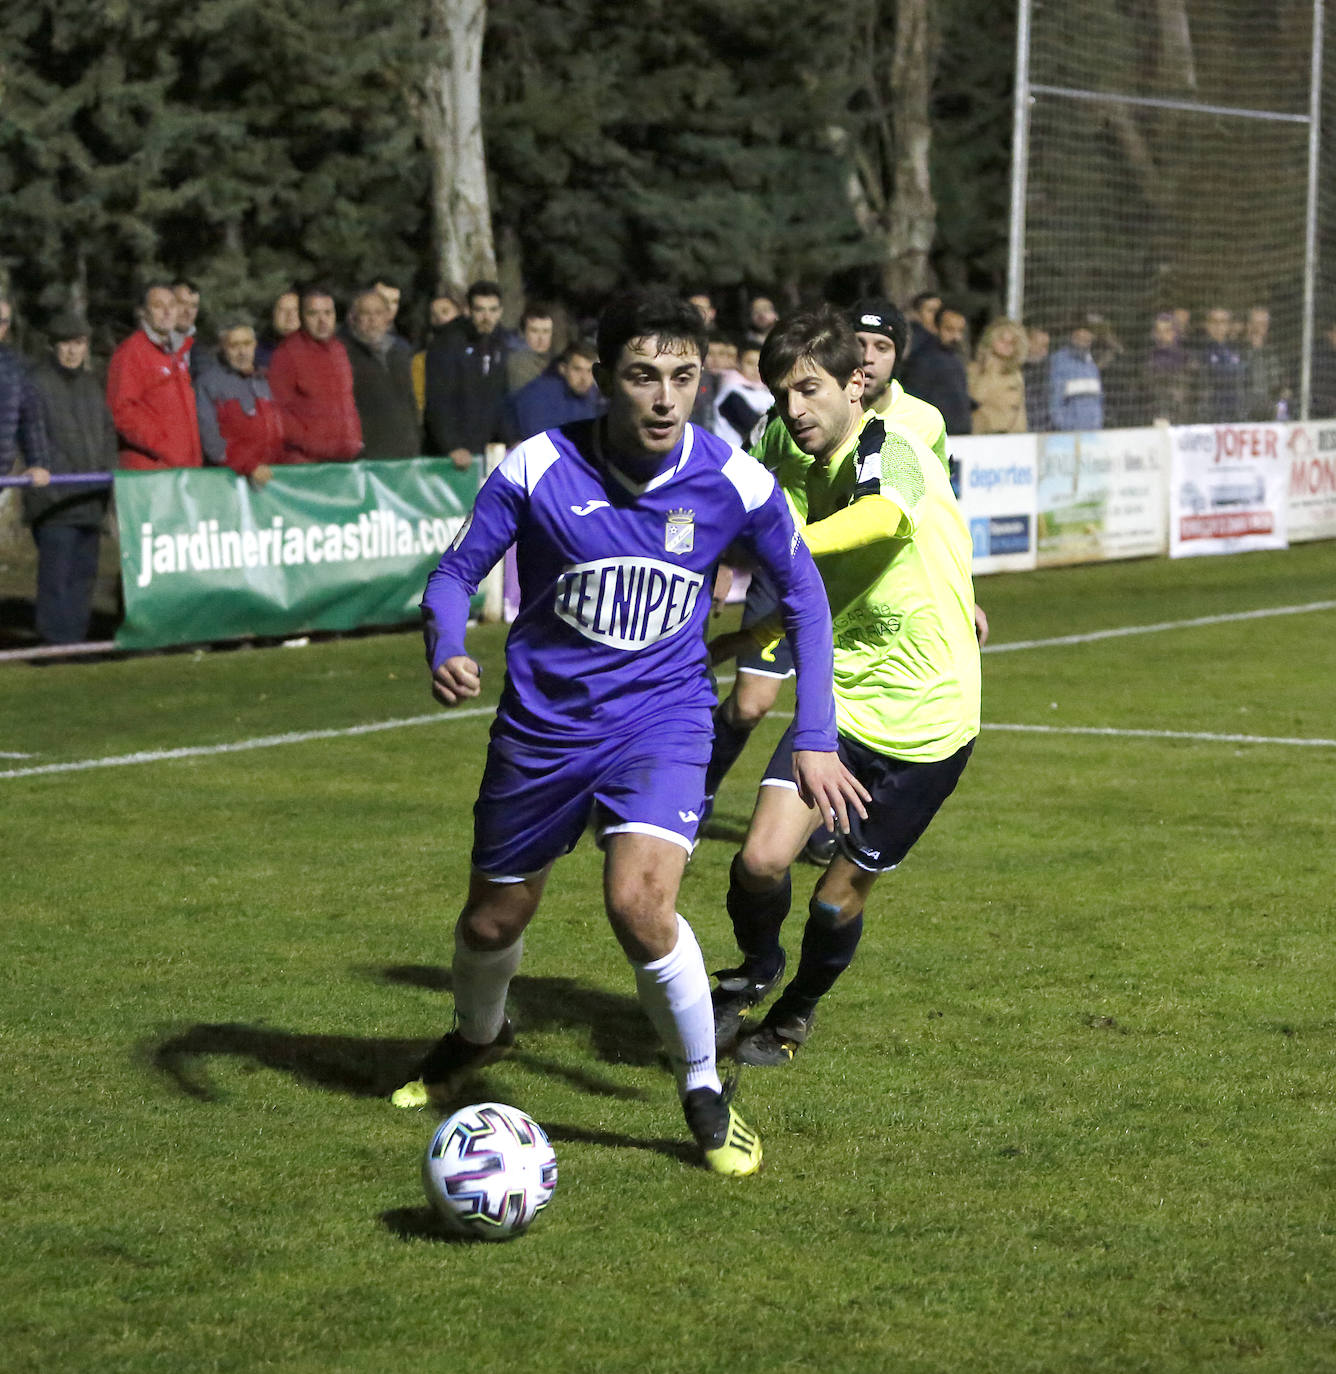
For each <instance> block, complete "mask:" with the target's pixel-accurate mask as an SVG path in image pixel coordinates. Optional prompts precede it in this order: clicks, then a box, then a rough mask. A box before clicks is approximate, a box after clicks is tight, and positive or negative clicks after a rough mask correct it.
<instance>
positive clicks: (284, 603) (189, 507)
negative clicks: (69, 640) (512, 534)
mask: <svg viewBox="0 0 1336 1374" xmlns="http://www.w3.org/2000/svg"><path fill="white" fill-rule="evenodd" d="M477 486H478V476H477V473H476V471H469V472H459V471H457V470H456V469H455V467H454V465H453V464H452V463H451V462H450V461H449V460H447V459H440V458H413V459H405V460H401V461H397V462H383V463H322V464H313V465H311V466H301V467H280V468H276V469H275V470H274V477H273V479H272V480H271V481H270V482H268V483H267V484H266V485H265V486H263V487H257V486H254V485H253V484H252V483H250V482H248V481H247V480H246V479H245V478H240V477H238V476H237V475H236V474H235V473H233V472H232V471H231V470H230V469H228V468H185V469H174V470H170V471H164V472H118V473H117V474H116V511H117V520H118V523H119V528H120V540H121V578H122V582H123V584H124V588H125V620H124V623H123V624H122V625H121V627H120V629H119V630H118V631H117V633H116V642H117V644H118V645H120V646H121V647H122V648H129V649H148V648H158V647H161V646H163V645H168V644H191V643H198V642H203V641H206V640H215V639H234V638H238V637H243V636H247V635H286V634H292V633H295V632H297V631H300V630H350V629H354V628H356V627H357V626H359V625H393V624H400V623H403V622H405V621H410V620H413V619H414V618H416V615H417V605H418V602H419V601H420V600H421V597H422V589H423V587H424V585H425V584H426V581H427V574H428V573H429V572H430V571H431V569H432V568H433V567H434V566H435V564H436V561H437V559H439V558H440V556H441V554H442V553H443V552H444V551H445V549H446V548H447V547H448V546H449V544H450V542H451V540H453V539H454V537H455V535H456V534H457V533H458V532H459V530H460V529H461V528H462V526H463V525H464V523H465V521H466V520H467V519H468V515H469V512H470V511H471V510H472V508H473V498H474V496H475V495H476V493H477Z"/></svg>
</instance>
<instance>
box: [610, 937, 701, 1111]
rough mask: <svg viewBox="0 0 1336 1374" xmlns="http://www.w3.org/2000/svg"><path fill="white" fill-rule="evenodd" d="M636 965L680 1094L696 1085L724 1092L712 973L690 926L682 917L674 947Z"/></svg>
mask: <svg viewBox="0 0 1336 1374" xmlns="http://www.w3.org/2000/svg"><path fill="white" fill-rule="evenodd" d="M631 967H632V968H633V969H634V970H635V974H636V991H637V992H638V993H639V994H640V1005H641V1006H642V1007H643V1008H644V1009H645V1015H646V1016H648V1017H649V1019H650V1021H651V1023H652V1024H653V1026H654V1029H655V1030H656V1031H658V1033H659V1039H660V1040H662V1041H663V1047H664V1049H665V1050H667V1051H668V1058H669V1059H670V1060H671V1061H672V1065H673V1073H674V1074H675V1075H676V1076H677V1091H678V1093H679V1094H680V1095H681V1096H683V1097H685V1096H686V1095H687V1093H689V1092H690V1091H691V1090H692V1089H693V1088H713V1089H714V1091H715V1092H719V1091H720V1086H721V1085H720V1082H719V1071H718V1069H717V1068H716V1067H715V1062H714V1008H713V1006H712V1005H711V1003H710V977H709V974H707V973H706V972H705V960H704V957H703V956H702V955H701V952H700V945H698V944H697V943H696V937H695V935H693V934H692V931H691V927H690V926H689V925H687V923H686V922H685V921H684V920H683V919H682V918H681V917H680V916H679V917H678V918H677V943H676V944H675V945H674V946H673V948H672V950H671V951H669V953H667V954H665V955H664V956H663V958H662V959H654V960H651V961H650V962H649V963H648V964H637V963H636V962H635V961H634V960H632V961H631Z"/></svg>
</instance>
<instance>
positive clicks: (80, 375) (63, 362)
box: [23, 313, 117, 644]
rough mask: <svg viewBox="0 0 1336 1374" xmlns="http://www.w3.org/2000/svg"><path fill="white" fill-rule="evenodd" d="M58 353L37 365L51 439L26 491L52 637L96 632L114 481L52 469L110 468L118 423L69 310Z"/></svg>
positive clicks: (41, 614) (81, 328)
mask: <svg viewBox="0 0 1336 1374" xmlns="http://www.w3.org/2000/svg"><path fill="white" fill-rule="evenodd" d="M50 333H51V337H52V350H51V355H50V356H49V357H47V358H44V359H43V360H42V361H41V362H40V363H38V365H37V366H36V368H35V369H34V370H33V378H32V385H33V386H34V387H35V388H36V391H37V393H38V394H39V395H40V397H41V399H42V403H43V410H44V411H45V425H46V428H47V432H48V434H49V437H50V446H49V450H48V454H47V457H46V460H45V462H44V463H41V464H38V463H36V462H34V459H33V454H32V453H31V452H29V453H28V467H29V470H30V472H31V474H32V476H33V479H34V485H33V486H31V487H26V488H25V489H24V492H23V519H24V521H25V523H27V524H28V525H30V526H31V527H32V537H33V541H34V542H35V543H36V545H37V603H36V618H37V633H38V634H39V635H40V636H41V638H42V639H43V640H45V641H46V642H47V643H48V644H80V643H82V642H83V641H84V640H86V639H87V638H88V624H89V621H90V619H91V618H92V610H93V587H94V584H95V583H96V581H97V558H98V546H99V544H100V542H101V537H102V521H103V518H104V517H105V516H106V513H107V503H108V500H109V499H110V496H111V487H110V485H108V484H106V483H103V484H100V485H92V484H88V485H84V484H83V483H69V484H66V483H59V484H51V483H50V474H51V473H70V472H110V471H111V470H112V469H114V468H115V467H116V462H117V453H116V427H115V425H114V424H113V423H112V419H111V412H110V411H109V410H108V409H107V402H106V398H105V395H104V393H103V387H102V382H101V381H100V380H99V379H98V378H97V377H95V376H94V375H93V374H92V372H90V371H89V370H88V326H87V324H85V323H84V321H83V320H81V319H80V318H79V317H78V316H77V315H74V314H70V313H66V314H62V315H59V316H57V317H56V319H54V320H53V321H52V322H51V329H50Z"/></svg>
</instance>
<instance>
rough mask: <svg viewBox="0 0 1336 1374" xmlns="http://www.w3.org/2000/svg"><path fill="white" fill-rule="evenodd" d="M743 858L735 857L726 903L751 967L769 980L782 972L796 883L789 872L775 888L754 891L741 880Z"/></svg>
mask: <svg viewBox="0 0 1336 1374" xmlns="http://www.w3.org/2000/svg"><path fill="white" fill-rule="evenodd" d="M740 858H741V856H740V855H734V856H733V866H732V867H731V868H730V869H729V871H728V897H727V900H726V902H725V906H726V908H727V910H728V914H729V916H730V918H731V919H732V921H733V935H734V938H735V939H736V940H737V942H738V948H739V949H740V950H741V951H742V956H743V959H744V961H745V963H746V966H747V969H748V970H749V972H750V973H751V974H752V976H753V977H754V978H755V979H756V980H757V981H758V982H765V981H766V980H767V979H770V978H773V977H774V976H775V974H777V973H778V972H779V969H780V965H781V963H782V962H783V959H784V951H783V950H782V949H781V948H780V946H779V931H780V927H781V926H782V925H783V924H784V918H785V917H786V916H787V915H788V914H789V906H790V904H791V903H792V901H793V884H792V882H791V881H790V879H789V875H788V874H787V873H785V874H784V877H783V878H782V879H781V880H780V881H779V882H778V883H776V884H775V886H774V887H770V888H767V889H765V891H763V892H750V891H748V890H747V888H745V887H743V885H742V884H741V883H740V882H739V881H738V864H739V860H740Z"/></svg>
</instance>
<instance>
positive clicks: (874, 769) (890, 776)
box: [761, 724, 974, 873]
mask: <svg viewBox="0 0 1336 1374" xmlns="http://www.w3.org/2000/svg"><path fill="white" fill-rule="evenodd" d="M793 730H794V727H793V725H792V724H790V725H789V728H788V729H787V730H786V731H785V732H784V738H783V739H782V740H780V742H779V744H778V746H777V747H776V749H775V752H774V753H773V754H772V755H771V756H770V762H769V763H768V764H766V768H765V774H764V776H763V777H762V778H761V786H762V787H791V788H793V789H794V790H795V791H796V790H797V786H798V785H797V783H795V782H794V781H793ZM973 751H974V741H973V740H970V741H969V743H968V744H963V745H961V747H960V748H959V749H957V750H956V752H955V753H954V754H951V755H950V756H949V757H947V758H944V759H939V760H937V761H936V762H933V763H910V762H908V761H907V760H905V759H894V758H891V757H890V756H889V755H887V754H879V753H877V751H876V750H875V749H869V748H868V747H867V745H866V744H860V743H859V741H858V740H856V739H851V738H850V737H849V736H848V735H840V737H839V755H840V758H841V760H842V761H843V763H844V766H845V767H846V768H847V769H848V770H849V771H850V772H851V773H852V774H853V775H854V777H856V778H857V779H858V781H859V782H861V783H862V784H863V786H864V787H866V788H867V790H868V791H869V792H870V793H871V794H872V800H871V801H870V802H868V803H867V804H866V805H867V820H863V819H861V817H860V816H859V815H858V813H857V812H856V811H852V810H851V811H850V813H849V833H848V834H847V835H840V836H839V837H838V839H839V852H840V853H841V854H843V855H844V857H845V858H846V859H848V860H849V862H850V863H851V864H854V865H855V866H856V867H858V868H861V869H864V870H866V871H867V872H868V873H889V872H890V871H891V869H893V868H895V867H896V866H897V865H898V864H899V863H900V862H901V860H902V859H903V858H904V857H905V855H906V854H908V853H909V851H910V850H911V849H913V847H914V845H915V844H916V843H917V842H918V839H919V836H921V835H922V834H923V832H924V831H925V830H926V829H927V828H928V824H929V822H930V821H931V820H932V818H933V817H934V816H935V815H936V814H937V813H938V811H940V810H941V807H942V803H943V802H944V801H946V799H947V798H948V797H949V796H950V795H951V793H952V792H954V791H955V789H956V783H958V782H959V781H960V775H961V774H962V773H963V772H964V771H965V765H966V764H967V763H968V762H969V759H970V754H971V753H973Z"/></svg>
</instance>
